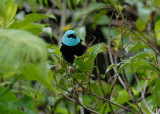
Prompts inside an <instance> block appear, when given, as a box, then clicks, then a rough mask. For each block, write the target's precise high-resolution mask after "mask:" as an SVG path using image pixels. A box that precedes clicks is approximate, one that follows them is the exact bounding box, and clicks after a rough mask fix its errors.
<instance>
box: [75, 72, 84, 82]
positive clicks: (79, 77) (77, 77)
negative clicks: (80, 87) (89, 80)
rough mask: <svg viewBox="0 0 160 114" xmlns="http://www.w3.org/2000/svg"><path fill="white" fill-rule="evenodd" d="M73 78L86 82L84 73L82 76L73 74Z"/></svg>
mask: <svg viewBox="0 0 160 114" xmlns="http://www.w3.org/2000/svg"><path fill="white" fill-rule="evenodd" d="M72 77H73V78H75V79H82V80H86V76H85V75H83V73H81V74H80V73H73V75H72Z"/></svg>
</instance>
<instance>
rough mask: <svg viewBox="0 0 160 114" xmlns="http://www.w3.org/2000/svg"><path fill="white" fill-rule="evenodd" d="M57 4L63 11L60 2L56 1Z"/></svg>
mask: <svg viewBox="0 0 160 114" xmlns="http://www.w3.org/2000/svg"><path fill="white" fill-rule="evenodd" d="M55 2H56V5H57V6H58V8H59V9H62V7H61V3H60V0H55Z"/></svg>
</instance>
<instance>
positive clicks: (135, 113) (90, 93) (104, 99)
mask: <svg viewBox="0 0 160 114" xmlns="http://www.w3.org/2000/svg"><path fill="white" fill-rule="evenodd" d="M88 94H89V95H93V96H95V97H97V98H99V99H102V100H103V101H106V102H110V103H111V104H113V105H115V106H118V107H120V108H123V109H125V110H127V111H129V112H132V113H134V114H138V113H137V112H134V111H133V110H131V109H129V108H126V107H124V106H122V105H119V104H117V103H114V102H112V101H110V100H108V99H106V98H103V97H101V96H98V95H96V94H94V93H92V92H88Z"/></svg>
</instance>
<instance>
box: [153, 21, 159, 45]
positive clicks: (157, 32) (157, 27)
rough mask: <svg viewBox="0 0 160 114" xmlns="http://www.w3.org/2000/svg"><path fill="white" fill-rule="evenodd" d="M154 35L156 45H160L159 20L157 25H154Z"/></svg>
mask: <svg viewBox="0 0 160 114" xmlns="http://www.w3.org/2000/svg"><path fill="white" fill-rule="evenodd" d="M154 30H155V33H156V39H157V42H158V44H160V32H159V31H160V20H159V21H157V23H156V24H155V29H154Z"/></svg>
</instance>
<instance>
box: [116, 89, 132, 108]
mask: <svg viewBox="0 0 160 114" xmlns="http://www.w3.org/2000/svg"><path fill="white" fill-rule="evenodd" d="M124 98H125V99H124ZM130 99H131V98H130V96H129V94H128V92H127V91H126V90H122V91H118V93H117V98H116V102H117V103H118V104H121V105H123V104H124V103H127V102H128V101H129V100H130Z"/></svg>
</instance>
